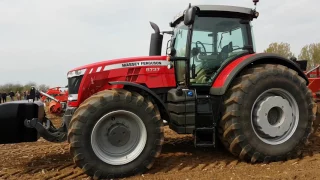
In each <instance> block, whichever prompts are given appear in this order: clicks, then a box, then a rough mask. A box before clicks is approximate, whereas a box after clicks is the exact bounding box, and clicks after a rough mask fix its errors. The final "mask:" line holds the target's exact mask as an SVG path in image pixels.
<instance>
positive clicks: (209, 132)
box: [194, 127, 216, 147]
mask: <svg viewBox="0 0 320 180" xmlns="http://www.w3.org/2000/svg"><path fill="white" fill-rule="evenodd" d="M215 134H216V133H215V127H201V128H196V129H195V132H194V146H195V147H215Z"/></svg>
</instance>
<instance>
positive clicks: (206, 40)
mask: <svg viewBox="0 0 320 180" xmlns="http://www.w3.org/2000/svg"><path fill="white" fill-rule="evenodd" d="M258 15H259V13H258V12H256V11H255V10H253V9H250V8H243V7H235V6H223V5H198V6H197V5H195V6H191V5H190V6H189V8H188V9H187V10H185V11H184V13H182V14H179V15H177V16H176V17H175V18H174V20H173V21H172V22H171V23H170V26H171V27H172V28H173V31H172V32H170V34H172V37H171V39H170V42H171V43H170V44H168V45H167V51H166V52H167V55H168V56H170V61H171V62H172V65H173V67H174V68H175V73H176V81H177V84H178V85H183V86H187V87H190V86H192V87H201V89H205V91H208V89H209V87H211V86H212V83H213V82H214V79H215V75H216V74H217V72H218V71H219V70H220V69H223V66H224V65H226V64H228V63H229V62H231V61H233V60H234V59H237V58H239V57H241V56H244V55H247V54H252V53H254V52H255V46H254V42H253V35H252V31H251V24H250V23H251V21H252V20H253V19H254V18H257V17H258ZM153 27H154V24H153ZM154 29H155V28H154ZM164 33H166V32H164ZM153 36H154V35H153ZM161 39H162V37H161ZM152 40H153V39H152ZM157 42H159V41H157ZM152 46H153V47H152ZM154 47H155V45H153V43H152V44H151V47H150V48H151V49H150V50H152V49H153V48H154ZM157 47H158V48H160V47H161V46H159V45H158V46H157ZM150 52H151V51H150ZM153 52H156V51H153ZM158 52H159V51H158ZM150 55H155V54H150ZM206 87H208V88H206Z"/></svg>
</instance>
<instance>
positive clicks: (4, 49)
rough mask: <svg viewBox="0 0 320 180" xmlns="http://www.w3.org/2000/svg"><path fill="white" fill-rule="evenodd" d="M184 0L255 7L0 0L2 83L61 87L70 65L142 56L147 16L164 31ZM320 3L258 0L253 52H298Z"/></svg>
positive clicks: (315, 38)
mask: <svg viewBox="0 0 320 180" xmlns="http://www.w3.org/2000/svg"><path fill="white" fill-rule="evenodd" d="M189 2H190V3H192V4H225V5H236V6H244V7H253V3H252V0H215V1H213V0H198V1H196V0H189V1H185V0H126V1H121V0H117V1H116V0H112V1H111V0H51V1H50V0H0V62H1V63H0V84H4V83H7V82H12V83H23V84H24V83H27V82H29V81H33V82H36V83H38V84H41V83H45V84H48V85H50V86H65V85H66V84H67V79H66V73H67V72H68V70H70V69H72V68H74V67H77V66H81V65H85V64H88V63H92V62H97V61H101V60H108V59H114V58H121V57H130V56H141V55H142V56H144V55H148V52H149V42H150V34H151V33H152V32H153V30H152V28H151V27H150V25H149V21H153V22H155V23H156V24H158V25H159V27H160V29H161V30H170V27H169V25H168V23H169V22H170V21H171V20H172V19H173V17H174V16H175V15H176V14H177V13H179V12H180V11H182V10H184V9H185V8H186V7H187V6H188V3H189ZM319 7H320V1H317V0H294V1H293V0H281V1H280V0H261V2H260V3H259V4H258V8H257V10H258V11H259V12H260V17H259V18H258V19H257V20H255V21H254V22H253V25H254V31H255V33H254V35H255V40H256V46H257V50H258V51H263V50H264V49H265V48H267V46H268V45H269V43H271V42H288V43H290V44H291V49H292V51H293V52H294V53H295V54H296V55H298V54H299V52H300V49H301V48H302V47H303V46H304V45H306V44H309V43H315V42H320V33H319V26H320V19H319V15H320V12H319V9H318V8H319ZM167 37H168V36H167ZM166 39H167V38H166ZM166 39H165V40H166ZM165 43H166V42H164V44H165Z"/></svg>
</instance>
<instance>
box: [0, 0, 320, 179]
mask: <svg viewBox="0 0 320 180" xmlns="http://www.w3.org/2000/svg"><path fill="white" fill-rule="evenodd" d="M257 2H258V0H254V3H255V4H256V3H257ZM258 16H259V13H258V12H257V11H256V10H255V9H250V8H243V7H234V6H219V5H195V6H191V5H190V6H189V7H188V8H187V9H186V10H185V11H184V12H183V13H182V14H179V15H178V16H176V18H175V19H174V20H173V21H172V22H171V23H170V26H171V27H172V28H173V30H172V31H163V32H160V30H159V27H158V26H157V25H156V24H154V23H151V26H152V28H153V29H154V31H155V32H154V33H153V34H152V35H151V42H150V53H149V55H150V56H147V57H133V58H125V59H115V60H108V61H102V62H97V63H93V64H89V65H85V66H82V67H78V68H75V69H73V70H71V71H69V72H68V93H69V97H68V106H67V109H66V112H65V114H64V116H63V121H64V126H63V127H62V128H60V129H56V128H55V127H54V126H52V124H51V123H50V120H48V119H47V118H46V116H45V114H44V111H43V105H42V104H41V103H23V102H14V103H8V104H4V105H0V117H1V121H2V122H4V123H5V125H4V126H3V127H6V128H7V129H10V130H7V129H3V130H2V129H1V131H0V133H1V134H2V133H3V134H6V136H0V137H6V138H4V139H0V142H2V143H15V142H27V141H36V140H37V139H38V136H37V135H38V134H40V135H41V136H42V137H44V138H45V139H47V140H49V141H53V142H61V141H64V140H65V139H66V138H67V139H68V142H69V143H70V152H71V155H72V156H73V160H74V162H75V163H76V164H77V166H78V167H80V168H82V169H83V171H84V172H85V173H86V174H88V175H90V176H93V177H95V178H119V177H127V176H131V175H134V174H138V173H143V172H145V171H147V170H148V169H150V168H151V167H152V166H153V163H154V161H155V159H156V158H157V157H158V156H159V154H160V153H161V149H162V145H163V141H164V131H163V120H166V121H167V122H168V124H169V127H170V128H171V129H173V130H174V131H176V132H177V133H179V134H193V135H194V145H195V146H196V147H215V146H216V145H217V142H222V143H221V144H223V145H224V146H225V147H226V149H227V150H228V151H230V153H232V154H233V155H235V156H237V157H239V159H241V160H244V161H247V162H252V163H254V162H269V161H282V160H286V159H289V158H294V157H297V156H299V155H300V153H301V151H300V150H301V149H302V148H304V147H305V145H306V144H307V142H308V138H309V136H310V134H311V133H312V129H313V128H312V126H313V122H314V120H315V114H316V113H315V111H313V110H315V109H316V108H317V106H316V105H315V102H314V99H313V94H312V92H311V91H310V89H309V88H308V86H310V81H309V79H308V77H307V76H306V74H305V73H304V70H303V68H301V66H299V65H303V62H302V61H297V62H294V61H292V60H289V59H286V58H284V57H281V56H278V55H275V54H267V53H256V52H255V46H254V42H253V37H252V32H251V31H252V29H251V21H252V20H253V19H255V18H257V17H258ZM163 34H169V35H171V40H170V43H167V47H166V49H167V52H166V53H167V54H166V55H165V56H161V48H162V39H163ZM313 90H314V89H313ZM317 91H318V90H317ZM3 112H6V113H3ZM22 124H23V125H24V126H23V125H22ZM8 127H10V128H8ZM26 127H27V128H26ZM8 135H10V136H8ZM11 135H12V136H11Z"/></svg>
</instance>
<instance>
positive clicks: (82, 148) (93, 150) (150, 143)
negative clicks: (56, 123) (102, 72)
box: [68, 89, 164, 179]
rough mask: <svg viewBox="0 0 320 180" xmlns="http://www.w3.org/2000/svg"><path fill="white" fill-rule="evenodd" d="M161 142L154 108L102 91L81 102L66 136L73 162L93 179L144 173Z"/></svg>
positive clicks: (128, 96)
mask: <svg viewBox="0 0 320 180" xmlns="http://www.w3.org/2000/svg"><path fill="white" fill-rule="evenodd" d="M163 138H164V136H163V123H162V120H161V117H160V113H159V110H158V109H157V107H156V106H155V105H154V104H153V103H152V102H151V101H149V100H147V99H146V98H144V97H143V96H141V95H140V94H138V93H136V92H129V91H126V90H122V89H115V90H106V91H102V92H99V93H97V94H96V95H93V96H91V97H90V98H88V99H87V100H86V101H85V102H83V103H82V104H81V105H80V107H79V108H78V109H77V110H76V112H75V114H74V115H73V118H72V120H71V122H70V128H69V133H68V140H69V142H70V152H71V154H72V156H73V160H74V162H75V163H76V164H77V166H78V167H80V168H82V169H83V171H85V173H86V174H88V175H89V176H93V177H94V178H96V179H100V178H108V179H110V178H122V177H127V176H131V175H136V174H139V173H143V172H145V171H147V170H148V169H150V168H151V167H152V165H153V163H154V161H155V159H156V157H158V156H159V155H160V153H161V148H162V143H163Z"/></svg>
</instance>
